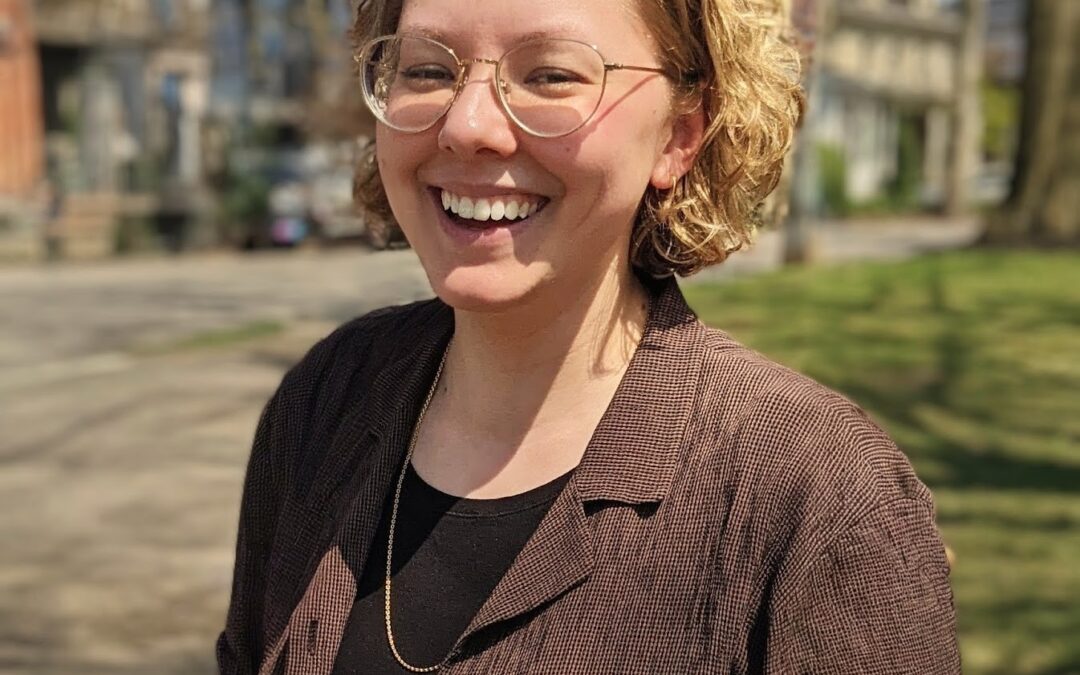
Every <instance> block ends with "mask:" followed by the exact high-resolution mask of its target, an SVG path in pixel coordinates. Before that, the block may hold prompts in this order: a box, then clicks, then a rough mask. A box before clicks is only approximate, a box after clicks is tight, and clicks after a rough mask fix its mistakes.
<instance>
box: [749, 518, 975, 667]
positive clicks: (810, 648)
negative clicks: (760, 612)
mask: <svg viewBox="0 0 1080 675" xmlns="http://www.w3.org/2000/svg"><path fill="white" fill-rule="evenodd" d="M948 575H949V565H948V562H947V560H946V556H945V549H944V545H943V544H942V542H941V540H940V538H939V537H938V533H937V529H936V527H935V525H934V509H933V504H932V503H931V502H928V501H925V500H921V499H910V498H902V499H896V500H893V501H891V502H888V503H885V504H882V505H880V506H877V507H875V508H873V509H872V510H870V511H869V513H867V514H866V515H865V516H863V517H861V518H860V519H859V521H858V522H857V524H856V525H855V526H854V527H852V528H851V529H849V530H848V531H847V532H846V533H844V534H843V535H841V536H840V537H838V538H837V539H836V540H835V541H833V542H832V544H831V545H829V546H828V547H826V549H825V550H824V552H823V553H822V554H821V555H820V556H817V557H816V558H814V559H811V560H810V561H809V563H808V564H807V565H806V566H805V567H804V568H803V572H802V573H801V574H799V575H797V577H796V578H795V579H794V580H793V581H792V583H790V584H788V585H787V586H786V587H781V588H778V589H776V592H775V594H774V596H773V597H774V598H776V602H775V604H774V606H773V608H772V611H771V620H770V626H769V637H768V643H767V655H766V667H765V671H766V672H768V673H882V674H884V673H890V674H892V673H920V674H931V673H935V674H936V673H959V672H960V656H959V650H958V647H957V640H956V617H955V612H954V606H953V595H952V590H951V588H950V586H949V579H948Z"/></svg>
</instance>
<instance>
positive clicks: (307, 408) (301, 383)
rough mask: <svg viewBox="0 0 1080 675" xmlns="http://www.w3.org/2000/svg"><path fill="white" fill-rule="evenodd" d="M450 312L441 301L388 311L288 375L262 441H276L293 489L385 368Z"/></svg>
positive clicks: (268, 412)
mask: <svg viewBox="0 0 1080 675" xmlns="http://www.w3.org/2000/svg"><path fill="white" fill-rule="evenodd" d="M445 310H446V307H445V305H442V304H441V303H439V302H437V301H435V300H426V301H420V302H414V303H411V304H407V305H399V306H393V307H384V308H382V309H378V310H375V311H373V312H369V313H367V314H365V315H363V316H360V317H357V318H355V319H352V320H350V321H348V322H347V323H345V324H342V325H341V326H339V327H338V328H337V329H335V330H334V331H333V332H331V333H330V334H329V335H327V336H326V337H324V338H323V339H321V340H319V341H318V342H317V343H316V344H315V345H314V346H312V347H311V349H309V350H308V352H307V353H306V354H305V355H304V356H303V357H302V358H301V359H300V360H299V361H298V362H297V363H296V364H295V365H294V366H292V367H291V368H290V369H289V370H288V372H286V373H285V375H284V377H283V378H282V380H281V383H280V385H279V386H278V388H277V391H276V392H275V393H274V395H273V397H272V398H271V399H270V401H269V403H267V405H266V408H265V410H264V412H263V417H262V420H261V421H260V424H259V431H258V432H257V438H256V440H259V437H264V438H268V439H272V442H271V443H267V447H268V449H269V451H270V453H271V454H272V458H271V459H272V461H273V463H274V464H275V465H276V467H275V470H274V471H275V474H277V475H278V476H280V477H281V480H283V481H285V482H292V478H290V476H292V475H293V474H294V473H295V472H296V470H297V467H298V466H301V465H311V464H312V463H313V462H317V461H318V459H319V458H320V457H321V456H322V455H323V454H324V452H325V446H327V445H329V443H330V441H331V439H332V438H333V437H334V435H335V433H336V431H337V429H338V427H339V426H340V425H341V424H342V423H343V421H344V420H346V419H349V418H350V413H351V412H352V411H355V410H357V409H358V407H359V406H360V405H362V402H363V400H364V398H365V396H366V394H367V392H368V389H369V388H370V386H371V383H372V382H374V381H375V378H376V377H378V375H379V373H380V372H381V371H382V369H383V368H385V367H386V365H387V364H389V363H392V362H394V361H397V360H398V359H400V358H402V357H403V356H404V355H405V354H406V351H407V350H408V349H409V348H410V347H411V346H412V345H414V344H415V343H416V341H417V336H418V335H419V334H420V333H421V332H423V331H430V330H435V329H437V327H438V326H439V321H441V320H448V316H447V315H448V312H446V311H445ZM309 450H310V451H309Z"/></svg>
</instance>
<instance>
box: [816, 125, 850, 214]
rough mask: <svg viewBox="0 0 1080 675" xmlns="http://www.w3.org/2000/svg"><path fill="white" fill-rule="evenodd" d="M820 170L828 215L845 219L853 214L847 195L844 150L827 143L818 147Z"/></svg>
mask: <svg viewBox="0 0 1080 675" xmlns="http://www.w3.org/2000/svg"><path fill="white" fill-rule="evenodd" d="M817 154H818V157H817V159H818V168H819V170H820V172H821V197H822V199H823V200H824V202H825V210H826V212H827V215H830V216H834V217H836V218H843V217H845V216H847V215H848V214H850V213H851V201H850V200H849V199H848V195H847V160H846V159H845V158H844V149H843V148H841V147H839V146H837V145H831V144H827V143H822V144H821V145H818V147H817Z"/></svg>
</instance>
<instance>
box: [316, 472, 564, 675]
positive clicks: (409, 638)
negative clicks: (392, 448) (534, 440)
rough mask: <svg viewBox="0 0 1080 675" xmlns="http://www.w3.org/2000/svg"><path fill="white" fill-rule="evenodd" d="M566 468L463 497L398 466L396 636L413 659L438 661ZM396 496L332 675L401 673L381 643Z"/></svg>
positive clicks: (501, 570) (379, 533)
mask: <svg viewBox="0 0 1080 675" xmlns="http://www.w3.org/2000/svg"><path fill="white" fill-rule="evenodd" d="M569 477H570V473H567V474H564V475H562V476H560V477H559V478H556V479H555V480H553V481H551V482H550V483H547V484H546V485H541V486H540V487H537V488H534V489H532V490H529V491H528V492H524V493H522V494H519V495H513V496H510V497H503V498H500V499H466V498H461V497H455V496H453V495H448V494H446V493H444V492H440V491H439V490H436V489H435V488H433V487H431V486H430V485H428V484H427V483H425V482H424V480H423V479H422V478H420V476H419V475H418V474H417V473H416V471H415V470H414V469H413V467H412V465H411V464H410V465H409V468H408V469H407V470H406V473H405V483H404V485H403V486H402V490H401V501H400V505H399V507H398V517H397V525H396V527H395V531H394V561H393V562H394V567H393V570H392V575H393V576H392V579H393V585H392V587H391V602H392V605H391V610H392V617H393V629H394V642H395V643H396V645H397V648H398V652H399V653H400V654H401V655H402V657H403V658H404V659H405V660H406V661H408V662H409V663H410V664H411V665H414V666H421V667H424V666H432V665H435V664H437V663H440V662H441V661H442V660H443V659H444V658H445V657H446V655H447V654H448V653H449V652H450V649H451V648H453V646H454V643H455V642H456V641H457V639H458V637H460V636H461V634H462V633H463V632H465V628H466V627H468V625H469V622H470V621H472V618H473V617H474V616H475V615H476V613H477V612H478V611H479V610H480V607H481V605H483V604H484V601H485V600H487V598H488V596H489V595H491V592H492V591H493V590H494V589H495V586H496V585H497V584H498V582H499V580H500V579H502V577H503V575H504V574H505V573H506V570H507V569H508V568H509V567H510V563H511V562H513V560H514V558H515V557H517V554H518V553H519V552H520V551H521V549H522V548H523V547H524V546H525V543H526V542H527V541H528V540H529V537H531V536H532V534H533V532H535V531H536V528H537V526H538V525H539V524H540V521H541V520H542V519H543V517H544V515H545V514H546V513H547V510H548V508H550V506H551V504H552V502H554V501H555V498H556V497H557V496H558V495H559V492H560V491H561V490H562V488H563V486H564V485H565V483H566V481H567V480H568V479H569ZM392 506H393V493H391V495H390V496H389V497H388V498H387V503H386V507H385V508H384V509H383V516H382V521H381V522H380V524H379V528H378V531H377V532H376V533H375V540H374V541H373V542H372V548H371V555H370V556H369V559H368V562H367V564H366V565H365V567H364V570H363V573H362V574H360V575H359V579H360V581H359V584H358V588H357V594H356V600H355V601H354V603H353V608H352V612H351V613H350V614H349V620H348V623H347V624H346V626H345V633H344V635H343V636H342V640H341V648H340V649H339V650H338V656H337V660H336V662H335V664H334V671H333V672H334V675H346V674H352V673H365V674H366V673H394V674H395V675H397V674H398V673H405V672H408V671H406V670H405V669H404V668H402V667H401V666H400V665H399V664H398V662H397V661H396V660H394V656H393V654H391V652H390V646H389V645H388V644H387V641H386V628H385V619H384V601H385V595H384V591H383V584H384V579H385V576H386V543H387V534H388V529H389V526H390V512H391V509H392Z"/></svg>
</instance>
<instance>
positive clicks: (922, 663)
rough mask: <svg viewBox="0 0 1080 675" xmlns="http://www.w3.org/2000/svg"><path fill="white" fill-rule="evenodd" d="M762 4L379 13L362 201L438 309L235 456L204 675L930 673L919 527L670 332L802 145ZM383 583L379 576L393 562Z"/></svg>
mask: <svg viewBox="0 0 1080 675" xmlns="http://www.w3.org/2000/svg"><path fill="white" fill-rule="evenodd" d="M776 19H777V15H776V13H775V11H774V8H773V7H772V4H771V3H770V2H766V0H635V1H633V2H626V3H613V2H611V0H528V1H526V0H489V1H487V2H482V3H475V2H466V1H465V0H404V2H392V1H390V0H371V1H369V2H364V3H361V7H360V9H359V11H358V16H357V23H356V31H355V32H356V36H357V62H358V64H359V71H360V77H361V84H362V86H363V89H364V94H365V99H366V100H367V102H368V104H369V106H370V107H371V109H372V111H373V112H374V113H375V115H376V117H377V118H378V120H379V123H378V128H377V138H376V141H377V142H376V152H375V156H376V157H377V159H376V157H373V158H372V161H371V163H370V164H368V165H367V166H366V168H364V170H363V171H362V175H361V176H360V185H359V188H360V189H359V192H360V196H361V197H362V201H363V203H364V204H365V205H366V206H367V208H368V209H369V211H371V212H372V213H373V214H374V215H378V216H381V217H388V218H392V219H393V220H394V221H396V223H397V224H398V225H399V226H400V227H401V229H402V230H403V231H404V234H405V235H406V237H407V238H408V240H409V242H410V244H411V245H412V247H413V248H414V249H415V250H416V253H417V255H418V256H419V258H420V261H421V263H422V264H423V267H424V269H425V271H426V273H427V275H428V278H429V280H430V282H431V286H432V288H433V289H434V291H435V293H436V295H437V296H438V298H437V299H436V300H432V301H429V302H423V303H418V304H414V305H409V306H406V307H395V308H389V309H385V310H381V311H378V312H375V313H374V314H370V315H368V316H365V317H362V318H360V319H357V320H355V321H353V322H351V323H349V324H347V325H346V326H344V327H342V328H341V329H339V330H338V331H336V332H335V333H334V334H333V335H331V336H330V337H328V338H327V339H325V340H324V341H323V342H321V343H320V344H319V345H317V346H316V347H315V348H314V349H313V350H312V351H311V353H310V354H308V356H307V357H306V358H305V359H304V360H303V361H302V362H301V363H300V364H299V365H297V366H296V367H295V368H294V369H293V370H292V371H290V373H289V374H288V375H287V376H286V377H285V380H284V381H283V383H282V385H281V387H280V388H279V390H278V392H277V393H276V394H275V395H274V397H273V399H272V400H271V401H270V402H269V404H268V405H267V408H266V410H265V412H264V414H263V417H262V420H261V422H260V425H259V429H258V431H257V434H256V438H255V443H254V448H253V451H252V457H251V460H250V464H249V467H248V475H247V481H246V486H245V495H244V500H243V505H242V511H241V521H240V532H239V541H238V545H237V558H236V569H235V579H234V588H233V597H232V603H231V607H230V610H229V615H228V620H227V626H226V629H225V631H224V633H223V634H222V636H221V638H220V639H219V641H218V659H219V664H220V667H221V669H222V671H223V672H229V673H246V672H255V671H257V672H263V673H272V672H286V673H311V674H314V673H327V674H329V673H359V672H363V673H368V672H372V673H399V672H430V671H434V670H442V671H445V672H453V673H473V672H476V673H487V672H496V673H504V672H513V673H516V672H538V673H623V672H634V673H638V672H640V673H683V672H765V671H767V672H771V673H788V672H815V673H816V672H858V673H871V672H872V673H886V672H887V673H895V672H918V673H937V672H956V671H957V670H958V668H959V659H958V656H957V647H956V639H955V625H954V624H955V620H954V614H953V605H952V595H951V592H950V589H949V585H948V568H947V563H946V560H945V554H944V549H943V546H942V544H941V542H940V540H939V538H938V535H937V532H936V529H935V526H934V522H933V505H932V502H931V498H930V494H929V492H928V490H927V489H926V487H925V486H923V485H922V484H921V483H920V482H919V481H918V480H917V478H916V477H915V475H914V473H913V472H912V469H911V466H910V464H909V463H908V462H907V460H906V459H905V457H904V456H903V455H902V454H901V453H900V451H898V450H897V448H896V447H895V446H894V445H893V444H892V442H891V441H890V440H889V439H888V438H887V437H886V436H885V435H884V434H883V433H882V432H881V431H880V430H879V429H878V428H877V427H876V426H874V424H873V423H872V422H870V421H869V420H868V419H867V417H866V416H865V415H864V414H863V413H862V412H861V411H860V410H859V408H857V407H856V406H854V405H852V404H851V403H849V402H847V401H846V400H845V399H843V398H842V397H840V396H839V395H837V394H835V393H832V392H830V391H828V390H826V389H824V388H823V387H821V386H819V385H817V384H815V383H813V382H811V381H809V380H807V379H805V378H803V377H801V376H799V375H796V374H794V373H792V372H791V371H788V370H786V369H784V368H782V367H780V366H778V365H775V364H773V363H770V362H769V361H767V360H765V359H763V358H762V357H760V356H759V355H757V354H755V353H753V352H751V351H749V350H747V349H745V348H744V347H742V346H740V345H738V344H737V343H735V342H734V341H733V340H731V338H729V337H728V336H726V335H725V334H724V333H721V332H719V331H716V330H711V329H707V328H705V327H704V326H703V325H702V324H701V323H700V322H698V321H697V320H696V318H695V317H694V315H693V313H692V312H691V311H690V310H689V309H688V308H687V306H686V304H685V302H684V301H683V299H682V296H681V294H680V292H679V288H678V286H677V284H676V283H675V282H674V280H673V279H672V275H673V274H682V275H685V274H689V273H692V272H694V271H696V270H697V269H699V268H701V267H703V266H705V265H708V264H712V263H718V262H721V261H722V260H723V259H724V258H725V257H726V255H727V254H728V253H729V252H730V251H733V250H735V249H737V248H739V247H740V246H742V245H743V244H745V243H747V242H748V240H749V237H750V233H751V226H750V217H751V212H752V210H753V208H754V207H755V205H757V204H758V203H759V202H760V201H761V200H762V199H763V198H764V197H765V196H766V195H767V194H768V193H769V192H770V191H771V189H772V188H773V186H774V185H775V184H776V181H777V177H778V174H779V171H780V166H781V163H782V158H783V157H784V155H785V153H786V151H787V149H788V147H789V145H790V140H791V136H792V132H793V128H794V126H795V124H796V122H797V118H798V116H799V114H800V111H801V101H802V99H801V94H800V93H799V90H798V86H797V79H798V72H797V71H798V68H797V57H796V55H795V53H794V52H793V51H792V49H791V48H790V47H789V46H788V45H787V44H785V42H783V40H782V39H781V37H780V36H779V34H778V31H777V30H776V28H777V25H778V23H777V21H776ZM388 561H389V562H388Z"/></svg>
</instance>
